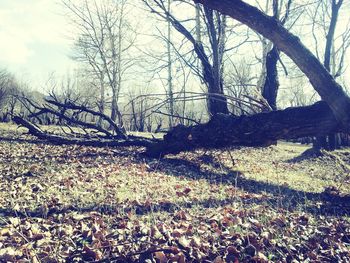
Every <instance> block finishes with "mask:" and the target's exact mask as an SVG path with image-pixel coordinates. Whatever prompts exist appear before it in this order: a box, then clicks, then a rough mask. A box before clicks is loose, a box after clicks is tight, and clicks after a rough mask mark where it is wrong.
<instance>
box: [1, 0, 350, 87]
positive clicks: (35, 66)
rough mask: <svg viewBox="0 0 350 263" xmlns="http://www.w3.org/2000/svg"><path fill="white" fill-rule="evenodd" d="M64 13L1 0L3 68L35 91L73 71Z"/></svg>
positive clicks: (53, 1)
mask: <svg viewBox="0 0 350 263" xmlns="http://www.w3.org/2000/svg"><path fill="white" fill-rule="evenodd" d="M64 14H65V9H64V7H63V6H62V5H61V4H60V3H59V1H58V0H0V69H1V68H7V69H8V70H9V71H10V72H13V73H15V75H16V77H17V79H19V80H23V81H25V82H28V83H30V86H31V87H32V88H33V89H36V90H41V89H42V87H43V85H44V83H45V80H47V79H48V78H49V76H50V75H51V73H53V72H55V75H56V76H57V75H65V74H68V73H69V72H71V71H72V70H73V69H74V68H75V65H74V62H73V61H72V60H71V59H70V58H69V55H70V54H71V50H72V40H71V37H72V36H73V34H74V33H73V32H74V31H73V27H72V26H71V25H70V24H69V20H68V19H67V17H65V15H64ZM348 56H349V54H348Z"/></svg>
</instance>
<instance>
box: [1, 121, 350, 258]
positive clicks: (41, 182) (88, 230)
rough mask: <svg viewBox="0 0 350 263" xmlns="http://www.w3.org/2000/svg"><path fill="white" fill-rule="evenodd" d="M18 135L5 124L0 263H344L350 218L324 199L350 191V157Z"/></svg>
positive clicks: (284, 148) (283, 147) (290, 148)
mask: <svg viewBox="0 0 350 263" xmlns="http://www.w3.org/2000/svg"><path fill="white" fill-rule="evenodd" d="M23 131H24V129H17V128H16V127H15V126H13V125H7V124H6V125H5V124H0V136H1V137H2V140H1V141H0V171H1V173H0V187H1V189H3V190H2V191H1V193H0V261H1V260H7V261H10V262H17V261H18V262H19V261H20V260H22V262H25V260H27V261H32V262H75V261H76V262H80V261H81V262H83V261H84V262H86V261H91V262H94V261H95V262H97V261H99V260H100V261H101V260H102V261H103V260H105V259H107V258H109V259H110V258H115V260H116V261H118V260H119V261H139V260H141V259H142V258H148V259H150V258H152V257H153V258H154V259H156V260H158V262H166V261H168V260H170V261H173V262H181V261H182V260H185V261H186V262H187V261H188V262H198V261H200V262H201V261H205V260H207V261H215V260H216V262H221V261H220V260H229V259H237V260H240V261H243V262H253V261H254V260H255V262H268V261H273V262H275V261H287V262H291V261H292V260H293V259H294V260H298V261H303V260H307V259H309V260H311V261H312V260H314V261H319V262H336V260H338V261H341V260H344V261H346V260H350V255H349V243H350V241H349V239H350V227H349V222H348V213H349V212H348V211H349V210H348V208H347V206H346V204H344V203H339V202H337V203H333V199H332V200H330V199H327V198H326V199H325V195H324V194H323V193H322V192H323V191H324V189H325V187H329V186H336V187H340V190H341V192H342V194H343V195H346V194H348V192H349V189H350V187H349V184H350V181H349V178H348V177H349V168H348V167H349V166H348V165H349V159H350V152H349V150H348V149H342V150H338V151H336V152H334V153H324V154H323V155H322V156H319V157H312V156H304V155H302V153H303V152H305V150H307V149H308V146H302V145H298V144H291V143H283V142H282V143H279V145H277V146H271V147H267V148H244V147H243V148H237V149H225V150H220V151H209V152H208V151H207V152H205V151H203V150H198V151H196V152H191V153H181V154H178V155H174V156H168V157H167V158H165V159H164V160H156V159H147V158H144V157H140V155H138V153H140V152H141V151H142V149H139V148H133V147H128V148H92V147H81V146H54V145H47V144H44V143H42V142H39V141H37V140H36V139H35V138H32V137H31V136H29V135H23ZM154 251H157V252H154ZM259 260H260V261H259ZM106 262H107V261H106Z"/></svg>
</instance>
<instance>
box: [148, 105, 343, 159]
mask: <svg viewBox="0 0 350 263" xmlns="http://www.w3.org/2000/svg"><path fill="white" fill-rule="evenodd" d="M344 129H345V128H344V127H343V126H342V125H340V123H339V122H338V121H337V120H336V118H335V116H334V114H333V112H332V111H331V109H330V107H329V106H328V105H327V103H326V102H323V101H321V102H317V103H316V104H314V105H311V106H305V107H295V108H287V109H285V110H278V111H273V112H268V113H259V114H254V115H251V116H239V117H238V116H234V115H224V114H218V115H215V116H213V117H212V119H211V120H210V121H209V122H208V123H205V124H199V125H195V126H191V127H185V126H177V127H175V128H174V129H173V130H171V131H169V132H168V133H167V134H166V135H164V140H163V141H160V142H158V143H154V144H151V145H149V146H148V147H147V151H146V154H147V155H148V156H152V157H162V156H164V155H166V154H173V153H174V154H175V153H179V152H181V151H189V150H193V149H196V148H223V147H229V146H269V145H272V144H276V142H277V140H279V139H294V138H300V137H307V136H320V135H326V134H329V133H333V132H340V131H344Z"/></svg>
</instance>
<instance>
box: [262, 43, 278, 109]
mask: <svg viewBox="0 0 350 263" xmlns="http://www.w3.org/2000/svg"><path fill="white" fill-rule="evenodd" d="M278 59H279V50H278V49H277V48H276V46H273V48H272V49H271V50H270V51H269V52H268V53H267V55H266V79H265V83H264V87H263V90H262V95H263V97H264V98H265V99H266V101H267V102H268V103H269V105H270V106H271V108H272V109H273V110H277V103H276V102H277V93H278V88H279V81H278V71H277V62H278Z"/></svg>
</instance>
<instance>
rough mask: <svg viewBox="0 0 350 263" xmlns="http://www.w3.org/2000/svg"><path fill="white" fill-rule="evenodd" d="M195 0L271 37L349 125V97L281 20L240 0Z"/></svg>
mask: <svg viewBox="0 0 350 263" xmlns="http://www.w3.org/2000/svg"><path fill="white" fill-rule="evenodd" d="M194 2H195V3H201V4H203V5H205V6H208V7H210V8H212V9H215V10H218V11H219V12H221V13H223V14H226V15H229V16H231V17H232V18H234V19H236V20H238V21H240V22H241V23H243V24H246V25H247V26H249V27H250V28H251V29H253V30H255V31H257V32H258V33H260V34H261V35H263V36H264V37H266V38H268V39H270V40H271V41H272V42H273V43H274V44H275V45H276V46H277V48H278V49H279V50H281V51H282V52H284V53H285V54H286V55H288V56H289V57H290V58H291V59H292V60H293V61H294V62H295V63H296V65H297V66H298V67H299V68H300V70H301V71H303V72H304V74H305V75H306V76H307V77H308V79H309V80H310V82H311V84H312V85H313V87H314V88H315V90H316V91H317V92H318V94H319V95H320V96H321V98H322V99H323V100H324V101H326V102H327V103H328V105H329V106H330V108H331V109H332V111H333V113H334V115H335V117H336V118H337V120H338V121H340V122H341V123H342V124H343V125H344V126H345V127H346V128H347V129H350V125H349V123H350V121H349V120H350V114H349V112H350V98H349V97H348V96H347V95H346V93H345V91H344V90H343V88H342V87H341V86H340V85H339V84H338V83H337V82H336V81H335V80H334V78H333V77H332V76H331V74H330V73H329V72H328V71H327V70H326V69H325V67H324V66H323V65H322V63H320V61H319V60H318V59H317V58H316V57H315V56H314V55H313V54H312V53H311V52H310V51H309V50H308V49H307V48H306V47H305V46H304V45H303V44H302V43H301V41H300V39H299V38H298V37H297V36H295V35H293V34H291V33H290V32H289V31H288V30H287V29H285V28H284V27H283V26H282V24H281V23H280V22H279V21H277V20H276V19H274V18H272V17H269V16H267V15H266V14H264V13H263V12H261V11H260V10H258V9H257V8H255V7H253V6H251V5H249V4H247V3H245V2H243V1H241V0H220V1H214V0H194Z"/></svg>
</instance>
